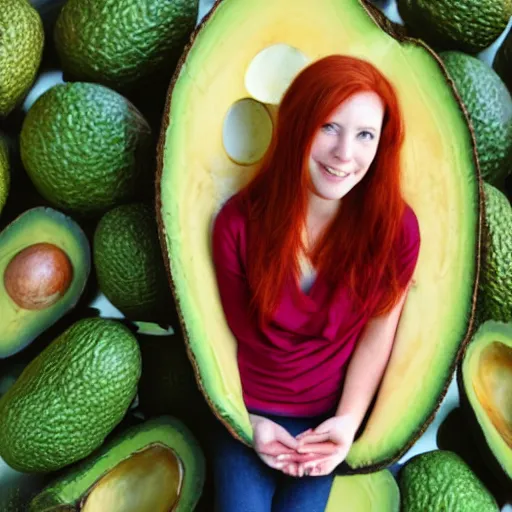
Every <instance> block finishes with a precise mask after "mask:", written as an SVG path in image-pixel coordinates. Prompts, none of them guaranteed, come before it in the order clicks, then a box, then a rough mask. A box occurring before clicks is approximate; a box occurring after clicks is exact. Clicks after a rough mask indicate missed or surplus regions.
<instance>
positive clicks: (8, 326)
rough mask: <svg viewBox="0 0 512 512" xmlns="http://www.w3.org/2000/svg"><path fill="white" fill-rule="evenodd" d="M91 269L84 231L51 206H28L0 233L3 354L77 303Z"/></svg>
mask: <svg viewBox="0 0 512 512" xmlns="http://www.w3.org/2000/svg"><path fill="white" fill-rule="evenodd" d="M90 268H91V254H90V248H89V242H88V241H87V238H86V236H85V234H84V232H83V231H82V229H81V228H80V226H79V225H78V224H77V223H76V222H75V221H74V220H73V219H71V218H70V217H67V216H66V215H64V214H62V213H60V212H58V211H56V210H52V209H51V208H42V207H41V208H33V209H31V210H28V211H26V212H25V213H23V214H22V215H20V216H19V217H18V218H17V219H16V220H14V221H13V222H12V223H11V224H9V225H8V226H7V227H6V228H5V229H4V230H3V231H2V232H1V233H0V275H1V276H2V280H1V282H0V311H2V315H1V317H0V332H1V333H2V336H1V338H0V359H1V358H4V357H8V356H10V355H12V354H15V353H16V352H19V351H20V350H22V349H23V348H24V347H26V346H27V345H28V344H29V343H31V342H32V341H33V340H34V339H35V338H36V337H37V336H38V335H39V334H41V333H42V332H43V331H44V330H46V329H47V328H48V327H50V326H51V325H52V324H54V323H55V322H56V321H57V320H58V319H59V318H61V317H62V316H63V315H64V314H65V313H67V312H68V311H69V310H70V309H71V308H73V307H74V306H75V304H76V303H77V301H78V299H79V298H80V296H81V294H82V292H83V290H84V287H85V284H86V282H87V278H88V276H89V272H90Z"/></svg>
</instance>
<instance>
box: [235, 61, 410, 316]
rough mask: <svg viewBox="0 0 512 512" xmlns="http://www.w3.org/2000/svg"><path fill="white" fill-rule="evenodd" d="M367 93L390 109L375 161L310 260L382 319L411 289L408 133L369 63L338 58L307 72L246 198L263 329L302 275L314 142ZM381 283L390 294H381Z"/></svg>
mask: <svg viewBox="0 0 512 512" xmlns="http://www.w3.org/2000/svg"><path fill="white" fill-rule="evenodd" d="M366 91H371V92H375V93H376V94H377V95H378V96H379V97H380V98H381V100H382V102H383V105H384V109H385V111H384V119H383V125H382V130H381V136H380V141H379V145H378V149H377V153H376V156H375V158H374V160H373V162H372V164H371V166H370V168H369V169H368V172H367V173H366V175H365V177H364V178H363V179H362V180H361V181H360V182H359V183H358V184H357V185H356V186H355V187H354V188H353V189H352V190H351V191H350V192H349V193H348V194H347V195H346V196H344V197H343V199H342V200H341V203H340V208H339V210H338V212H337V214H336V216H335V218H334V220H333V221H332V223H331V224H330V225H329V226H328V227H327V229H326V230H325V232H324V234H323V236H322V237H320V238H319V240H318V242H317V244H316V246H315V247H314V248H313V250H312V251H311V252H309V253H307V254H308V256H309V258H310V259H311V261H312V263H313V266H314V267H315V268H316V269H317V272H318V274H323V275H324V276H326V277H327V278H328V279H329V282H330V283H331V284H332V286H333V287H332V290H333V291H334V290H335V289H336V288H337V287H338V286H339V284H340V283H341V282H345V283H347V285H348V287H349V290H350V292H351V293H352V294H353V297H354V299H355V300H356V301H357V303H358V304H357V305H358V307H361V308H365V309H366V308H371V311H374V314H381V313H385V312H387V311H389V310H390V309H391V308H392V307H393V306H394V305H395V304H396V303H397V301H398V299H399V297H400V295H401V292H402V291H403V289H404V286H405V285H403V284H400V283H399V281H398V270H399V269H398V268H397V259H396V257H394V252H393V251H394V247H395V244H396V239H397V236H398V234H399V230H400V226H401V221H402V214H403V211H404V207H405V201H404V199H403V197H402V193H401V185H400V170H401V169H400V151H401V147H402V143H403V138H404V130H403V121H402V116H401V113H400V108H399V104H398V100H397V96H396V93H395V91H394V89H393V86H392V85H391V84H390V82H389V81H388V80H387V79H386V78H385V77H384V76H383V75H382V74H381V73H380V72H379V71H378V70H377V69H376V68H375V67H374V66H373V65H371V64H370V63H368V62H366V61H364V60H361V59H357V58H353V57H349V56H342V55H331V56H329V57H325V58H323V59H320V60H318V61H316V62H314V63H313V64H311V65H310V66H308V67H306V68H305V69H303V70H302V71H301V73H300V74H299V75H298V76H297V77H296V78H295V80H294V81H293V82H292V84H291V85H290V86H289V88H288V89H287V91H286V93H285V95H284V97H283V99H282V102H281V104H280V106H279V111H278V117H277V123H276V127H275V131H274V136H273V139H272V143H271V145H270V147H269V149H268V151H267V153H266V154H265V157H264V159H263V161H262V163H261V165H260V166H259V170H258V171H257V172H256V175H255V176H254V178H253V179H252V180H251V181H250V183H249V184H248V185H247V186H246V187H245V188H244V189H243V190H242V191H241V192H240V194H241V195H242V197H243V200H244V203H245V205H246V207H247V213H248V218H249V223H248V240H247V244H248V245H247V278H248V282H249V286H250V289H251V291H252V293H253V300H252V303H251V307H252V311H253V312H258V315H259V320H260V322H265V321H268V320H269V319H270V317H271V315H272V313H273V312H274V311H275V308H276V306H277V304H278V301H279V296H280V292H281V289H282V287H283V285H284V284H285V280H286V278H287V276H288V275H289V272H290V270H291V271H292V272H293V275H294V276H295V277H296V278H297V279H298V278H299V276H300V267H299V262H298V255H299V253H300V251H301V250H305V249H306V248H305V247H304V244H303V241H302V232H303V229H304V226H305V222H306V212H307V206H308V197H309V193H308V191H309V186H310V173H309V166H308V157H309V153H310V151H311V146H312V142H313V139H314V137H315V135H316V133H317V132H318V130H319V129H320V128H321V127H322V125H323V124H325V123H326V121H327V119H328V118H329V116H330V115H331V114H332V113H333V112H334V111H335V110H336V109H337V108H338V107H339V105H340V104H341V103H342V102H344V101H345V100H347V99H348V98H349V97H350V96H352V95H353V94H356V93H359V92H366ZM379 283H381V285H383V286H380V287H379V288H378V287H377V284H379ZM377 290H380V292H379V293H377Z"/></svg>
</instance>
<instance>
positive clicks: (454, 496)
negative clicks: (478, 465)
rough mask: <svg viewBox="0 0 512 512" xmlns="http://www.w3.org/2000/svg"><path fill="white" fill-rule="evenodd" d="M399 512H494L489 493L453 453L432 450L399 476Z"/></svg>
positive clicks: (410, 461)
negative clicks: (400, 511)
mask: <svg viewBox="0 0 512 512" xmlns="http://www.w3.org/2000/svg"><path fill="white" fill-rule="evenodd" d="M398 483H399V486H400V501H401V510H402V511H403V512H439V511H441V510H443V511H446V512H498V510H499V509H498V505H497V504H496V501H495V499H494V498H493V497H492V495H491V494H490V493H489V491H488V490H487V489H486V488H485V487H484V486H483V484H482V483H481V482H480V480H478V478H477V477H476V476H475V475H474V473H473V472H472V471H471V469H470V468H469V466H467V465H466V463H465V462H464V461H463V460H462V459H461V458H460V457H459V456H458V455H457V454H456V453H453V452H449V451H444V450H435V451H431V452H427V453H422V454H420V455H417V456H415V457H413V458H412V459H410V460H409V461H407V463H406V464H405V465H404V466H403V468H402V469H401V470H400V474H399V482H398Z"/></svg>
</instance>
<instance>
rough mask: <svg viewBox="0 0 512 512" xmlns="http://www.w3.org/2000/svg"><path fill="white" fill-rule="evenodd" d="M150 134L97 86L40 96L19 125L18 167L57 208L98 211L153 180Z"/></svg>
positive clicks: (60, 88) (128, 107) (127, 106)
mask: <svg viewBox="0 0 512 512" xmlns="http://www.w3.org/2000/svg"><path fill="white" fill-rule="evenodd" d="M151 142H152V141H151V129H150V127H149V125H148V123H147V122H146V120H145V119H144V117H143V116H142V115H141V113H140V112H139V111H138V110H137V109H136V108H135V106H134V105H133V104H132V103H130V102H129V101H128V100H127V99H125V98H124V97H123V96H121V95H120V94H118V93H117V92H115V91H113V90H111V89H109V88H107V87H104V86H102V85H99V84H90V83H81V82H77V83H66V84H59V85H56V86H54V87H52V88H51V89H49V90H48V91H46V92H45V93H44V94H43V95H42V96H41V97H39V98H38V99H37V101H36V102H35V103H34V104H33V105H32V107H31V108H30V110H29V111H28V113H27V116H26V117H25V120H24V121H23V126H22V129H21V135H20V151H21V158H22V161H23V165H24V166H25V169H26V170H27V173H28V175H29V177H30V179H31V180H32V182H33V183H34V185H35V187H36V188H37V190H38V191H39V193H40V194H41V195H42V196H43V197H45V198H46V199H47V200H48V201H50V202H51V203H52V204H53V205H55V206H57V207H58V208H61V209H64V210H69V211H71V212H75V213H77V214H81V215H95V214H100V213H102V212H104V211H106V210H107V209H109V208H111V207H113V206H115V205H116V204H119V203H122V202H125V201H127V200H130V199H131V198H132V197H133V196H135V195H136V194H137V193H139V192H140V190H141V188H142V187H143V186H144V185H146V184H148V183H151V181H152V176H151V172H150V171H151Z"/></svg>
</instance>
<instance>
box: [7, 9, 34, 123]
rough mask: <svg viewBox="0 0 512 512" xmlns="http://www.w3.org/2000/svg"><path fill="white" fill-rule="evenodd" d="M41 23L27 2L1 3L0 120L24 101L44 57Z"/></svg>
mask: <svg viewBox="0 0 512 512" xmlns="http://www.w3.org/2000/svg"><path fill="white" fill-rule="evenodd" d="M43 46H44V31H43V23H42V21H41V18H40V16H39V14H38V13H37V11H36V10H35V9H34V8H33V7H32V6H31V5H30V3H29V2H28V1H27V0H2V1H1V2H0V70H1V72H0V117H3V116H7V115H8V114H9V113H10V112H11V111H12V110H13V109H14V107H16V105H18V104H19V103H20V101H22V100H23V97H24V96H25V94H26V93H27V92H28V90H29V88H30V86H31V85H32V83H33V82H34V80H35V78H36V74H37V70H38V69H39V64H40V63H41V58H42V56H43Z"/></svg>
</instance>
